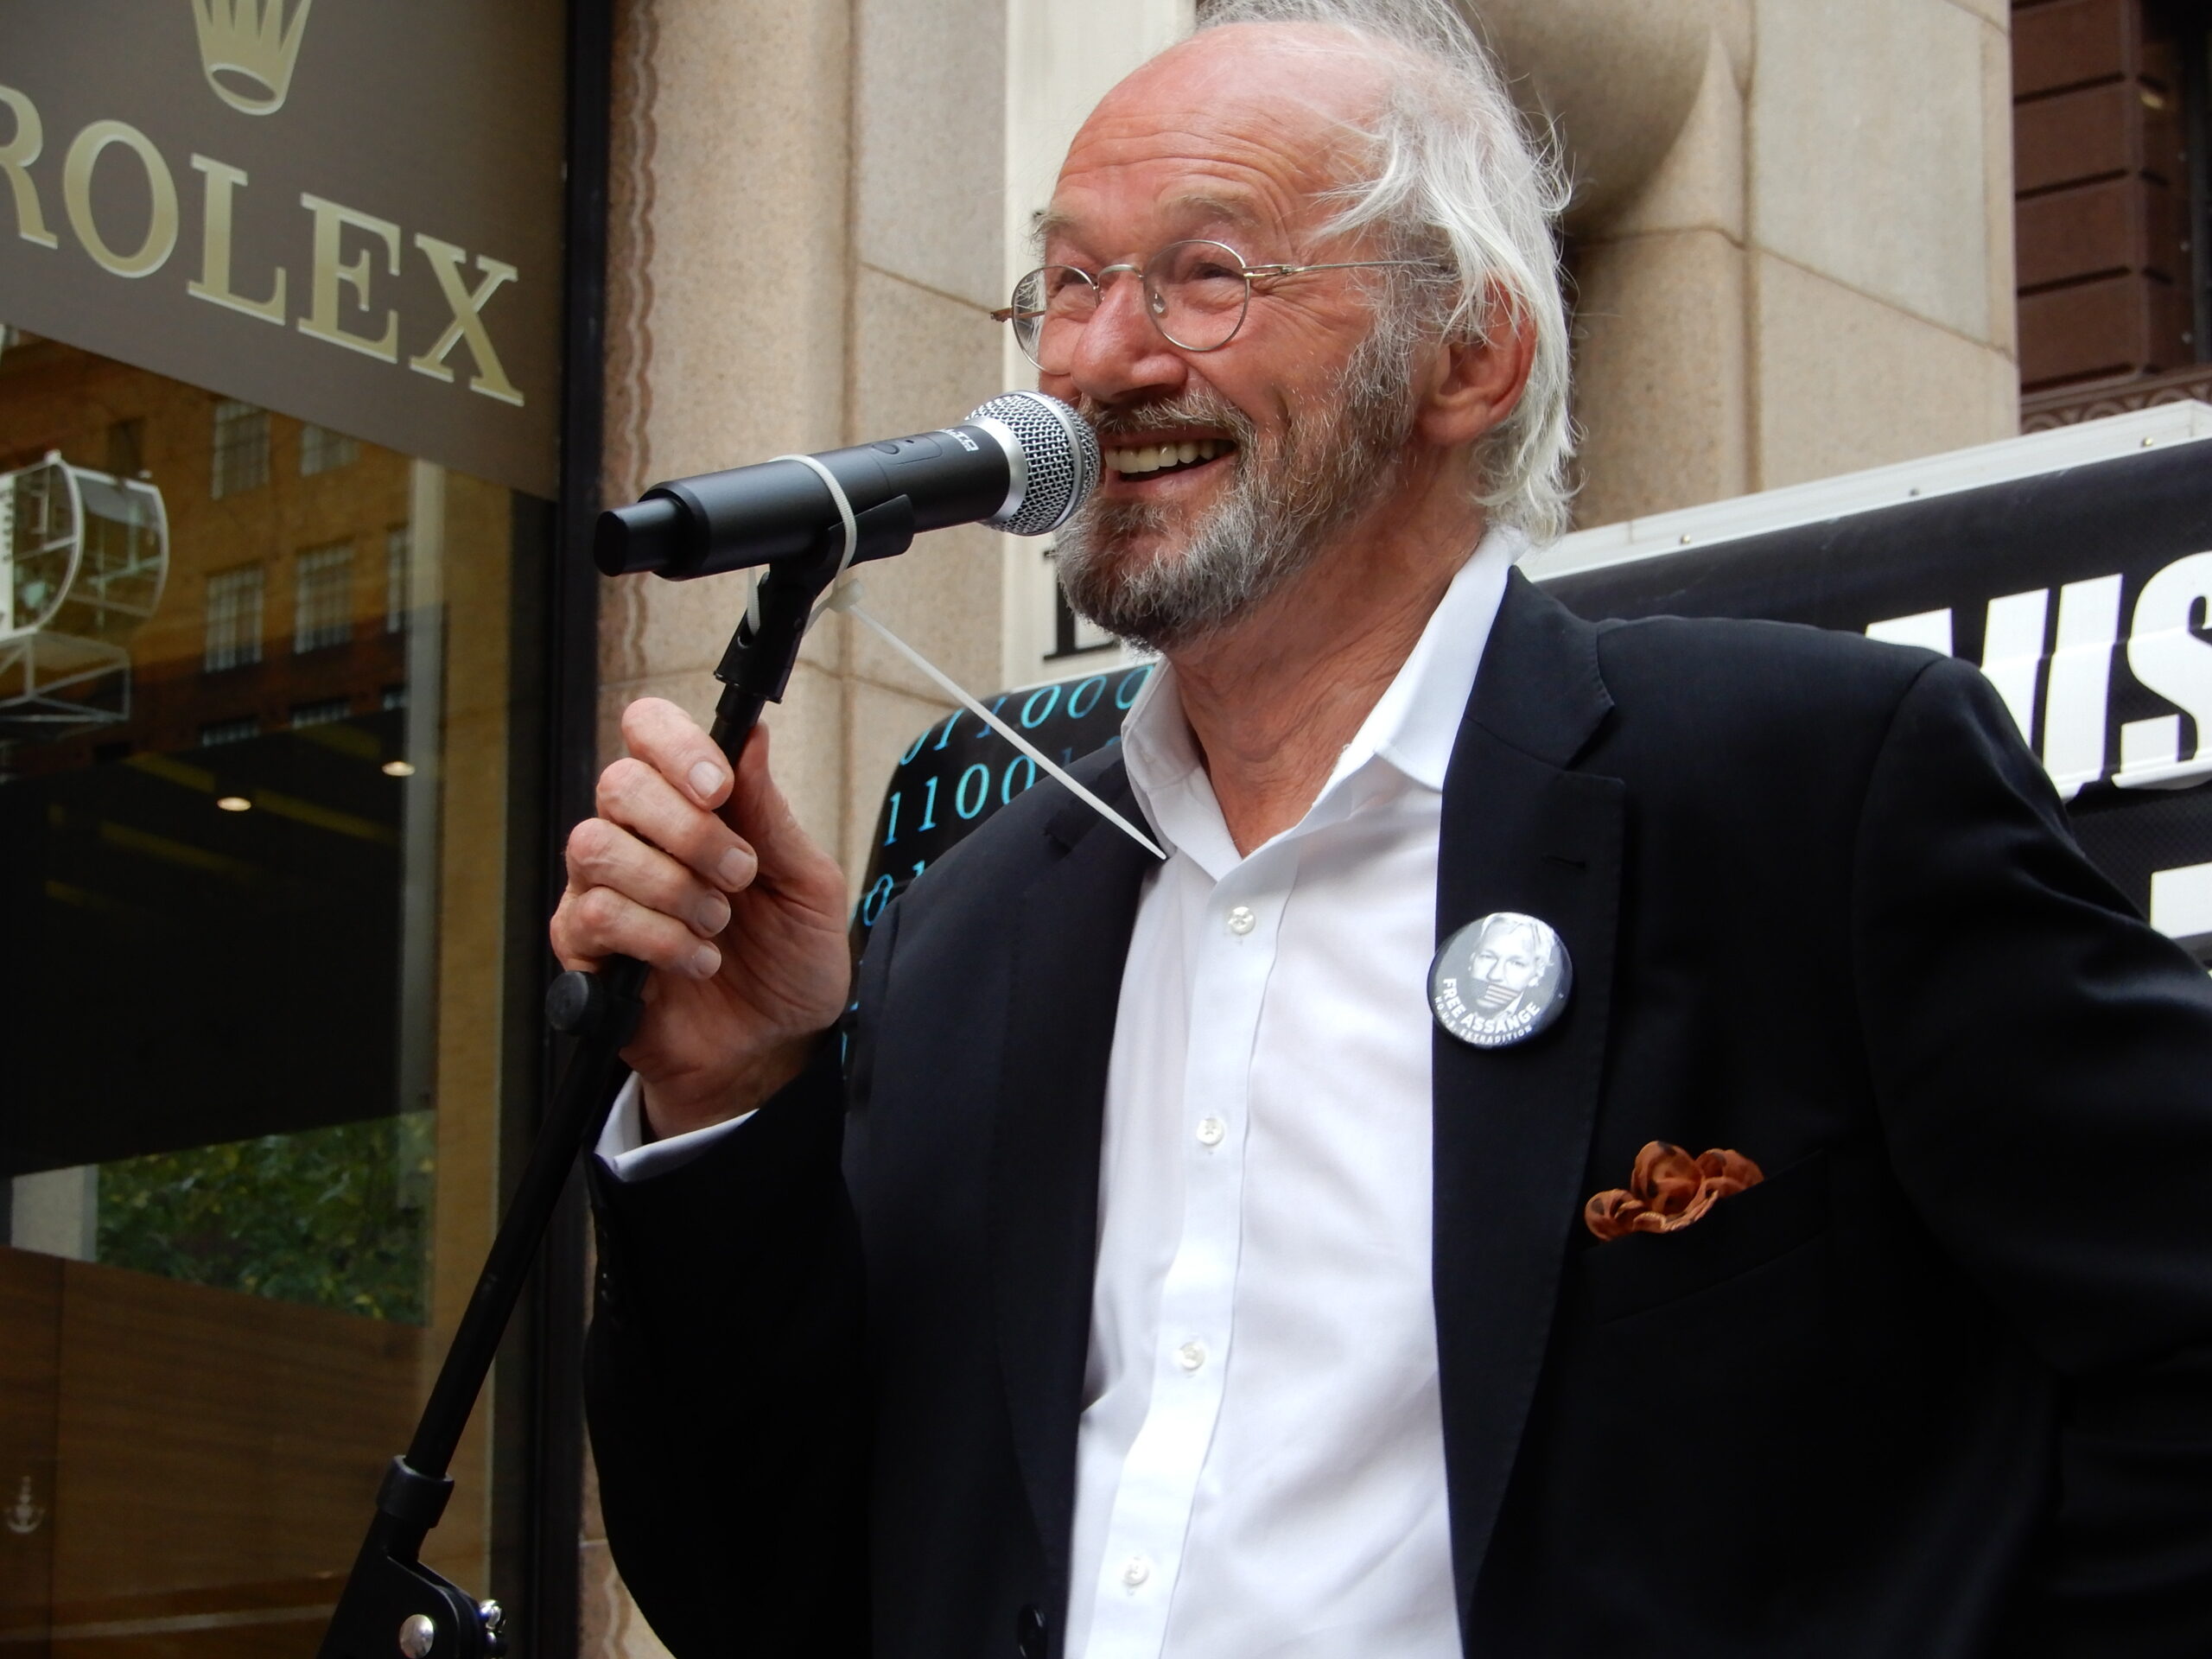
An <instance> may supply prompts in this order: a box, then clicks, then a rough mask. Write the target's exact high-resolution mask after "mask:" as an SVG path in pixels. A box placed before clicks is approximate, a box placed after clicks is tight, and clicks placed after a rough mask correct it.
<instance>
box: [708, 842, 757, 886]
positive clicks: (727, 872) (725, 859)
mask: <svg viewBox="0 0 2212 1659" xmlns="http://www.w3.org/2000/svg"><path fill="white" fill-rule="evenodd" d="M752 879H753V855H752V854H750V853H748V852H747V851H746V850H745V849H744V848H742V847H733V848H731V849H729V851H728V852H726V853H724V854H723V855H721V861H720V862H719V863H717V864H716V865H715V880H717V881H719V882H721V884H722V886H724V887H728V888H730V889H731V890H732V891H733V892H734V891H735V890H736V889H737V888H739V887H743V886H744V885H745V884H746V883H747V882H748V881H750V880H752Z"/></svg>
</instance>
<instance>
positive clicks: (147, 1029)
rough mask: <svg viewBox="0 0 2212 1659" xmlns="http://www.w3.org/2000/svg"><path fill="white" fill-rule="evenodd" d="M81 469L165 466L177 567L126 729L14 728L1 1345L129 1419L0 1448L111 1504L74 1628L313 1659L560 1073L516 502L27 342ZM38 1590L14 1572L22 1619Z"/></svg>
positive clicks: (465, 1568)
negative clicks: (503, 1183) (520, 665)
mask: <svg viewBox="0 0 2212 1659" xmlns="http://www.w3.org/2000/svg"><path fill="white" fill-rule="evenodd" d="M49 452H58V453H59V454H60V458H61V459H62V460H63V461H67V463H69V464H70V465H71V466H73V467H78V468H80V469H91V470H90V472H88V473H84V474H79V478H80V482H81V483H82V486H83V487H84V489H85V490H86V492H87V493H94V492H97V491H99V490H103V489H105V490H107V491H108V493H109V494H110V495H118V494H119V493H118V492H117V491H116V490H114V489H113V487H112V486H109V485H108V484H106V483H105V481H104V478H103V476H101V475H106V476H114V477H118V478H127V479H137V478H138V477H139V476H140V475H141V474H144V475H146V478H147V480H148V484H149V485H150V486H152V488H154V489H157V490H158V492H159V499H160V501H161V502H162V504H163V505H165V507H166V509H167V511H168V532H169V544H170V561H169V575H168V584H167V588H166V589H165V591H164V593H163V594H162V601H161V603H160V605H159V607H158V608H156V609H155V611H154V613H153V614H152V615H151V616H150V617H149V618H148V619H146V620H144V621H143V623H142V624H140V625H139V626H137V630H136V632H134V633H133V634H132V635H131V636H130V639H129V642H128V652H127V664H128V672H129V677H130V685H131V692H132V695H131V697H130V703H129V707H128V709H127V710H118V711H117V712H116V713H115V714H114V715H113V716H112V717H110V718H104V719H102V720H101V721H99V722H98V723H82V722H80V723H79V724H76V725H73V726H70V727H67V728H54V729H53V730H50V731H48V732H47V733H44V734H38V735H28V736H27V735H23V734H20V733H18V732H16V731H15V730H14V729H13V728H9V729H5V730H0V936H4V937H6V938H9V939H10V944H11V947H12V948H13V951H14V961H13V962H12V963H0V1003H4V1005H5V1007H4V1010H0V1041H4V1042H5V1043H6V1044H7V1046H9V1047H10V1051H11V1052H12V1053H14V1054H15V1055H16V1061H15V1062H14V1063H13V1065H12V1068H11V1072H10V1089H9V1090H5V1091H0V1158H4V1160H5V1161H4V1166H0V1242H4V1243H10V1244H12V1245H13V1246H14V1247H15V1248H14V1249H0V1319H4V1324H0V1332H4V1335H5V1336H6V1338H7V1340H8V1343H9V1345H10V1350H11V1351H14V1352H16V1353H18V1354H28V1355H32V1356H40V1355H43V1356H47V1358H45V1359H41V1360H40V1361H39V1363H40V1364H41V1365H43V1366H44V1367H45V1370H44V1371H43V1372H41V1375H40V1376H32V1375H31V1374H30V1372H29V1371H23V1372H22V1377H21V1378H20V1379H18V1380H20V1381H21V1382H22V1389H23V1390H24V1391H25V1397H26V1399H27V1401H29V1402H30V1405H29V1406H28V1407H27V1408H26V1409H27V1410H28V1411H29V1414H30V1415H37V1414H39V1413H41V1412H42V1413H43V1414H44V1416H43V1417H42V1418H41V1421H45V1422H47V1423H48V1424H51V1423H54V1422H61V1423H63V1424H64V1425H65V1427H66V1425H67V1424H68V1423H70V1422H73V1421H78V1420H79V1416H80V1415H81V1414H97V1415H98V1417H99V1421H101V1422H103V1423H104V1424H106V1425H108V1427H107V1428H106V1429H105V1430H104V1431H103V1432H102V1433H101V1434H100V1435H99V1437H97V1438H96V1439H93V1440H84V1439H82V1438H79V1439H76V1440H72V1439H71V1438H70V1437H69V1434H68V1433H66V1432H65V1433H63V1435H62V1437H61V1439H60V1440H54V1439H53V1437H52V1434H51V1433H50V1432H49V1431H41V1433H48V1439H47V1440H45V1441H43V1442H40V1444H41V1445H43V1446H45V1447H46V1449H45V1450H44V1451H39V1450H37V1449H36V1448H35V1447H34V1446H33V1440H35V1436H33V1435H31V1432H30V1430H29V1428H25V1429H24V1431H23V1435H22V1436H20V1437H19V1436H16V1433H15V1430H14V1429H13V1428H12V1427H10V1423H11V1422H12V1421H13V1419H12V1418H10V1416H9V1414H8V1409H7V1408H6V1407H5V1406H4V1404H0V1455H6V1456H8V1457H9V1458H10V1468H11V1469H12V1468H15V1467H16V1465H17V1464H18V1463H20V1464H21V1465H22V1467H23V1468H27V1469H30V1470H32V1471H34V1473H35V1483H36V1487H37V1501H38V1502H39V1503H41V1504H43V1505H46V1506H47V1507H48V1508H49V1509H51V1510H52V1511H53V1512H54V1515H55V1516H74V1517H76V1519H75V1520H74V1521H73V1522H72V1524H71V1529H69V1530H67V1531H66V1532H63V1531H59V1530H57V1531H54V1533H53V1536H54V1537H55V1538H56V1539H57V1540H58V1541H57V1543H56V1544H55V1554H54V1557H53V1559H52V1561H51V1564H50V1567H51V1571H50V1574H49V1575H48V1577H47V1578H42V1579H41V1586H45V1585H46V1584H48V1583H49V1582H50V1583H51V1584H52V1585H54V1586H63V1585H65V1584H66V1585H67V1586H72V1587H71V1588H70V1590H69V1598H70V1605H71V1611H70V1613H69V1615H68V1616H69V1617H70V1618H73V1619H76V1620H78V1621H79V1622H82V1621H84V1620H91V1621H92V1622H94V1623H99V1622H100V1621H102V1620H106V1621H108V1622H113V1621H114V1620H117V1619H123V1620H126V1621H127V1620H130V1619H137V1618H142V1617H143V1618H152V1619H155V1620H159V1619H161V1618H167V1617H168V1616H169V1615H170V1614H171V1613H173V1612H175V1611H176V1610H177V1609H178V1608H179V1607H181V1606H186V1605H188V1611H189V1613H190V1616H191V1617H192V1618H194V1619H202V1620H207V1621H211V1622H210V1623H208V1624H207V1636H206V1638H205V1640H206V1642H207V1643H209V1644H211V1645H210V1646H209V1649H208V1650H209V1651H212V1650H213V1646H212V1644H214V1643H222V1644H224V1645H226V1646H234V1645H238V1643H241V1642H243V1643H245V1646H246V1648H247V1650H248V1651H249V1653H251V1654H258V1653H262V1652H264V1650H265V1651H266V1652H268V1653H270V1654H271V1655H274V1654H276V1653H277V1652H279V1651H280V1650H281V1651H283V1652H293V1651H305V1650H307V1649H311V1648H312V1646H313V1643H314V1641H315V1637H316V1635H317V1634H318V1633H319V1630H320V1615H319V1614H318V1613H317V1612H315V1611H314V1610H315V1606H316V1605H317V1603H318V1600H319V1599H327V1594H328V1593H329V1591H330V1587H331V1580H330V1579H329V1576H328V1575H331V1574H334V1573H342V1571H343V1569H344V1567H345V1565H346V1561H347V1560H349V1559H350V1556H351V1553H352V1551H353V1548H354V1547H355V1546H356V1545H357V1544H358V1542H359V1527H360V1524H361V1519H362V1516H363V1513H364V1506H365V1501H366V1499H365V1493H366V1491H367V1490H368V1485H367V1484H365V1483H366V1482H368V1481H369V1479H370V1477H369V1476H367V1475H365V1474H364V1473H363V1472H362V1471H373V1469H374V1468H375V1466H376V1465H377V1464H378V1462H379V1461H380V1460H381V1459H382V1458H384V1457H385V1456H388V1455H389V1454H390V1452H391V1451H392V1450H394V1449H396V1448H397V1446H399V1445H400V1444H402V1443H403V1442H404V1440H405V1438H406V1427H407V1425H408V1423H409V1421H410V1420H411V1418H412V1415H413V1414H414V1411H415V1409H416V1406H417V1405H418V1403H419V1401H420V1397H421V1390H422V1389H423V1386H424V1385H425V1384H426V1383H427V1382H428V1379H429V1370H430V1368H431V1366H432V1365H433V1364H434V1363H435V1357H436V1355H437V1353H438V1352H439V1351H440V1349H441V1347H442V1340H443V1333H444V1332H445V1331H447V1330H448V1329H449V1328H450V1326H451V1324H452V1321H453V1320H454V1319H455V1318H456V1317H457V1316H458V1313H459V1310H460V1306H461V1302H462V1300H464V1299H465V1296H466V1293H467V1283H468V1275H469V1274H471V1273H473V1271H474V1264H475V1262H477V1261H479V1260H480V1258H481V1255H482V1253H483V1250H484V1248H485V1247H486V1244H487V1243H488V1242H489V1231H490V1227H491V1224H492V1222H493V1217H495V1216H496V1214H497V1208H498V1192H497V1172H498V1161H497V1157H496V1149H497V1133H498V1122H499V1116H498V1115H499V1111H501V1110H502V1109H505V1105H506V1103H508V1101H509V1096H510V1093H511V1091H513V1090H519V1089H524V1088H527V1087H528V1082H527V1079H526V1077H524V1076H521V1075H517V1076H513V1077H511V1076H510V1075H509V1072H508V1071H507V1070H506V1058H507V1057H506V1056H505V1053H504V1052H503V1051H502V1049H501V1046H500V1044H501V1039H500V1036H499V1033H500V1032H501V1030H502V1029H503V1028H504V1027H503V1021H505V1020H509V1019H511V1017H512V1016H511V1014H510V1013H509V1011H508V1008H507V999H508V998H509V997H510V995H511V993H512V989H513V985H512V982H511V977H510V976H511V974H512V971H513V970H512V969H511V966H510V964H509V961H508V957H507V955H506V950H507V945H508V940H509V933H508V930H507V927H506V920H505V904H506V900H507V894H508V887H509V884H508V881H507V879H506V877H505V875H504V874H503V871H504V869H505V860H506V858H507V855H508V854H507V849H508V847H509V846H510V844H511V840H510V837H511V836H523V837H528V836H530V835H531V833H532V830H531V828H530V827H529V826H530V824H531V804H530V803H529V802H528V801H527V800H526V799H525V800H522V801H520V802H511V801H510V798H509V791H510V787H511V784H510V779H511V767H512V760H511V754H510V742H511V737H510V729H511V728H510V721H509V706H508V705H509V699H510V697H511V696H512V686H513V682H512V670H511V662H512V658H511V652H512V650H513V649H514V647H513V644H512V641H511V639H510V637H509V632H508V629H509V623H510V619H511V617H512V614H513V611H514V607H513V604H512V592H511V588H510V582H511V575H510V569H511V565H510V553H511V542H512V524H511V522H510V521H511V511H510V497H509V495H508V493H507V492H506V491H505V490H504V489H497V488H493V487H491V486H486V485H483V484H480V483H478V482H476V481H475V480H469V479H466V478H461V477H458V476H455V475H453V474H447V473H445V472H444V471H442V469H440V468H438V467H432V466H429V465H428V464H426V463H424V462H421V461H413V460H410V458H409V457H407V456H404V455H400V454H394V453H392V452H391V451H389V450H385V449H382V448H377V447H375V446H372V445H368V444H365V443H361V442H358V441H356V440H354V439H353V438H351V437H350V436H348V435H344V434H341V433H339V432H335V431H332V430H328V429H316V428H313V427H311V426H308V425H306V424H303V423H300V422H297V421H295V420H293V419H292V418H290V417H289V416H284V415H283V414H280V413H273V412H271V411H270V410H264V409H260V408H257V407H255V406H253V405H251V404H243V403H239V402H237V401H235V400H230V399H225V398H221V397H216V396H214V395H213V394H212V393H210V392H207V391H201V390H199V389H196V388H194V387H191V386H188V385H181V384H179V383H177V382H175V381H172V380H168V379H165V378H162V377H159V376H156V375H154V374H151V373H148V372H143V371H139V370H137V369H134V368H131V367H130V366H128V365H124V364H120V363H117V362H113V361H111V360H108V359H102V358H99V357H96V356H93V355H91V354H89V353H84V352H80V351H77V350H74V349H73V348H70V347H68V346H63V345H61V344H60V343H58V342H55V341H53V340H39V339H35V338H28V339H26V338H18V339H16V340H14V341H12V342H11V343H10V346H9V349H8V350H7V352H6V353H5V355H4V357H0V472H7V471H10V470H16V471H20V470H22V469H23V468H24V467H33V468H37V467H42V466H44V465H45V462H44V459H43V458H44V457H45V456H46V455H47V454H48V453H49ZM54 471H55V474H56V475H57V476H58V475H59V469H54ZM41 487H44V486H43V485H41ZM137 487H138V488H140V489H141V491H142V493H144V491H145V489H146V486H137ZM41 499H42V498H41ZM57 499H58V498H57ZM108 505H109V509H110V511H111V512H120V511H123V510H124V509H123V508H121V507H118V506H117V505H115V504H114V503H109V504H108ZM124 505H126V506H127V505H128V504H127V503H126V504H124ZM116 522H118V523H124V521H123V520H117V521H116ZM100 533H101V534H102V535H104V536H109V535H110V532H109V531H101V532H100ZM123 533H124V538H125V540H126V541H127V539H128V535H129V526H128V524H127V523H124V532H123ZM110 539H112V537H110ZM129 554H130V550H129V548H128V547H127V546H124V545H123V544H122V543H117V544H116V545H115V546H113V547H107V548H105V550H104V551H103V552H102V555H101V556H102V557H103V558H104V559H105V560H106V561H107V563H109V564H115V563H116V561H118V560H121V561H122V562H123V563H124V564H127V563H129ZM118 568H120V566H118ZM447 601H451V602H452V603H453V604H454V606H455V607H456V609H457V611H458V613H460V614H461V615H462V616H463V617H464V618H465V619H466V626H461V627H460V628H458V629H453V630H448V628H447V627H446V626H445V620H444V608H443V607H444V605H445V603H446V602H447ZM533 909H534V906H533ZM523 971H524V973H525V974H526V975H528V976H530V977H531V978H532V979H533V980H534V978H535V973H534V962H531V963H526V964H525V967H524V970H523ZM132 976H136V977H132ZM155 986H158V987H159V994H158V995H149V994H148V992H149V988H151V987H155ZM525 1018H526V1016H525ZM57 1258H67V1259H57ZM41 1321H43V1323H41ZM41 1332H43V1333H44V1334H43V1335H42V1334H41ZM24 1363H25V1364H26V1365H28V1364H29V1363H30V1362H29V1360H26V1361H25V1362H24ZM17 1370H22V1367H20V1366H19V1367H18V1368H17ZM10 1375H11V1376H16V1373H15V1372H11V1373H10ZM57 1402H59V1403H58V1405H57ZM33 1407H35V1409H32V1408H33ZM25 1421H26V1422H29V1416H26V1417H25ZM298 1422H312V1423H314V1424H315V1426H316V1432H315V1434H314V1435H312V1436H309V1437H307V1438H306V1439H305V1440H302V1437H299V1436H296V1435H294V1436H290V1437H289V1438H288V1437H287V1435H286V1433H284V1432H283V1427H284V1425H286V1424H288V1423H298ZM309 1442H311V1443H309ZM19 1445H20V1446H22V1447H24V1448H29V1449H26V1450H22V1451H21V1452H18V1451H17V1449H16V1448H17V1447H18V1446H19ZM487 1456H488V1453H487V1451H486V1440H485V1438H484V1436H483V1435H482V1434H481V1433H479V1434H477V1435H473V1436H472V1440H471V1442H470V1446H469V1447H468V1448H467V1449H465V1451H464V1455H463V1467H462V1468H461V1470H459V1471H457V1472H459V1473H461V1475H462V1477H463V1479H464V1482H465V1484H467V1486H468V1487H469V1488H470V1489H471V1490H472V1491H474V1492H476V1493H479V1494H480V1493H481V1492H483V1491H485V1490H486V1486H487V1484H488V1478H487V1468H486V1461H485V1459H486V1457H487ZM241 1463H243V1464H245V1465H248V1466H249V1467H251V1469H252V1470H253V1471H256V1472H257V1482H256V1483H255V1484H253V1485H252V1487H251V1490H246V1489H240V1488H236V1487H235V1483H234V1481H233V1477H234V1476H235V1475H236V1474H237V1473H238V1465H240V1464H241ZM186 1489H188V1490H189V1491H192V1492H194V1493H207V1494H216V1495H217V1496H214V1497H207V1498H206V1499H205V1500H204V1501H201V1500H200V1499H198V1498H194V1499H193V1500H192V1501H190V1502H187V1501H186V1500H185V1499H184V1498H183V1497H181V1496H180V1493H181V1491H185V1490H186ZM271 1491H281V1492H282V1493H283V1494H284V1496H283V1498H282V1500H281V1502H280V1501H278V1500H277V1499H275V1498H272V1497H270V1492H271ZM187 1516H188V1517H189V1520H188V1522H187V1520H186V1517H187ZM488 1519H489V1518H488V1511H486V1510H483V1509H481V1508H477V1509H474V1510H472V1509H470V1508H469V1507H468V1506H467V1505H459V1506H456V1508H455V1510H454V1513H453V1514H452V1515H451V1516H449V1517H448V1521H447V1522H446V1524H445V1525H444V1526H443V1527H442V1528H441V1529H440V1532H439V1535H438V1536H437V1537H436V1538H435V1539H434V1545H435V1548H436V1549H437V1550H438V1552H439V1556H440V1562H441V1565H442V1568H443V1570H446V1571H448V1572H450V1573H453V1574H454V1575H455V1576H456V1577H458V1578H460V1579H461V1580H464V1581H469V1582H484V1581H486V1580H487V1578H488V1577H490V1574H489V1573H488V1570H487V1567H486V1560H485V1558H484V1554H483V1552H484V1551H485V1549H486V1545H487V1538H488V1535H487V1532H486V1527H487V1525H488ZM46 1570H47V1569H41V1571H42V1572H45V1571H46ZM52 1593H53V1595H54V1596H55V1597H56V1598H59V1597H60V1595H61V1593H62V1592H61V1590H60V1588H55V1589H54V1591H53V1592H52ZM47 1594H48V1592H47V1591H46V1590H45V1589H44V1588H43V1587H41V1588H40V1589H39V1591H38V1593H37V1594H36V1595H35V1596H33V1597H32V1601H33V1602H35V1603H36V1604H37V1606H38V1608H39V1609H43V1608H44V1607H45V1606H46V1605H47V1603H46V1599H45V1598H46V1596H47ZM180 1598H181V1600H180ZM13 1605H14V1604H13V1600H12V1599H11V1592H8V1591H7V1589H6V1587H5V1586H4V1585H0V1636H7V1635H8V1634H9V1633H10V1631H12V1630H15V1629H16V1624H17V1623H18V1620H17V1619H16V1614H15V1612H13V1611H10V1610H11V1607H12V1606H13ZM27 1605H28V1604H27ZM54 1608H55V1610H56V1616H59V1610H60V1602H59V1600H56V1601H55V1602H54ZM303 1610H304V1611H303ZM280 1615H281V1616H280ZM27 1616H28V1615H27ZM44 1617H45V1615H44V1613H43V1612H42V1611H40V1612H38V1613H37V1615H36V1617H35V1618H33V1620H32V1622H33V1623H36V1622H38V1619H39V1618H44ZM233 1625H235V1626H236V1627H237V1628H236V1629H235V1630H234V1629H233V1628H232V1626H233ZM195 1628H198V1627H197V1626H195ZM165 1651H166V1649H165ZM193 1651H194V1652H197V1651H199V1649H196V1648H195V1649H193Z"/></svg>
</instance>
